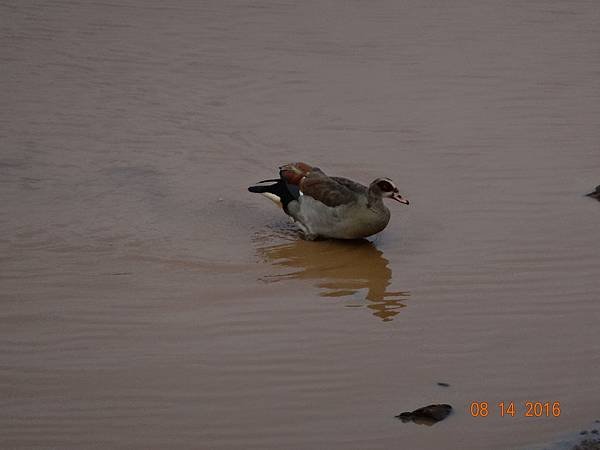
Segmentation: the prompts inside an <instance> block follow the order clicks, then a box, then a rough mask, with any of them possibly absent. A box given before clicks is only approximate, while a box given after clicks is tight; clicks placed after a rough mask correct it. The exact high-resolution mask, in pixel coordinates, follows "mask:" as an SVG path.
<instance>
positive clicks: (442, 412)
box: [396, 404, 452, 425]
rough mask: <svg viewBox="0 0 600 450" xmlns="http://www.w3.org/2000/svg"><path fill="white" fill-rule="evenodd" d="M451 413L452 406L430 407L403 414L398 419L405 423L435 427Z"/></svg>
mask: <svg viewBox="0 0 600 450" xmlns="http://www.w3.org/2000/svg"><path fill="white" fill-rule="evenodd" d="M451 412H452V406H450V405H446V404H441V405H429V406H424V407H422V408H419V409H415V410H414V411H407V412H403V413H401V414H398V415H397V416H396V418H398V419H400V420H401V421H402V422H404V423H406V422H415V423H418V424H421V425H433V424H434V423H437V422H439V421H440V420H444V419H445V418H446V417H448V415H449V414H450V413H451Z"/></svg>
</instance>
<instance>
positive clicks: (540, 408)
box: [469, 400, 561, 417]
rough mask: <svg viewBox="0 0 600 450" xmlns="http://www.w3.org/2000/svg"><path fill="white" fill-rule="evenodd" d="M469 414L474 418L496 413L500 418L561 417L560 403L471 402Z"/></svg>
mask: <svg viewBox="0 0 600 450" xmlns="http://www.w3.org/2000/svg"><path fill="white" fill-rule="evenodd" d="M469 412H470V413H471V416H473V417H488V416H489V415H490V414H493V413H494V412H495V413H496V414H497V415H499V416H500V417H506V416H510V417H515V416H520V417H560V413H561V409H560V402H532V401H529V400H527V401H525V402H521V406H520V407H517V406H515V402H514V401H508V402H497V403H496V404H495V405H494V404H490V403H488V402H471V405H470V407H469Z"/></svg>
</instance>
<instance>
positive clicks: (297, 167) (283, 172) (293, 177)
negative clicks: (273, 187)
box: [279, 162, 313, 185]
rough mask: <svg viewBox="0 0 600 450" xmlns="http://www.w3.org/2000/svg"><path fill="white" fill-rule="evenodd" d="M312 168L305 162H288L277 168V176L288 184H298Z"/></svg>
mask: <svg viewBox="0 0 600 450" xmlns="http://www.w3.org/2000/svg"><path fill="white" fill-rule="evenodd" d="M312 170H313V168H312V167H311V166H309V165H308V164H306V163H303V162H297V163H289V164H286V165H284V166H281V167H280V168H279V176H281V178H283V179H284V180H285V181H286V182H287V183H289V184H295V185H299V184H300V182H301V181H302V179H303V178H304V177H305V176H307V175H308V174H309V173H310V172H311V171H312Z"/></svg>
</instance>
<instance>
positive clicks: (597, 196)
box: [585, 184, 600, 201]
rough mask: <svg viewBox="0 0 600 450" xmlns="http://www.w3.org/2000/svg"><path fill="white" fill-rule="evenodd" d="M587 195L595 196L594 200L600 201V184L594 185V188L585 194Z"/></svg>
mask: <svg viewBox="0 0 600 450" xmlns="http://www.w3.org/2000/svg"><path fill="white" fill-rule="evenodd" d="M585 195H586V196H587V197H592V198H595V199H596V200H598V201H600V184H599V185H598V186H596V189H594V192H590V193H589V194H585Z"/></svg>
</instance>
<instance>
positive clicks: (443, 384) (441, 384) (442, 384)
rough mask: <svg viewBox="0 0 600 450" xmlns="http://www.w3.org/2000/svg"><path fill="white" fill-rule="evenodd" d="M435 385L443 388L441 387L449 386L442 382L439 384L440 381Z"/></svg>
mask: <svg viewBox="0 0 600 450" xmlns="http://www.w3.org/2000/svg"><path fill="white" fill-rule="evenodd" d="M437 385H438V386H443V387H448V386H450V385H449V384H448V383H443V382H441V381H440V382H438V384H437Z"/></svg>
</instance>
